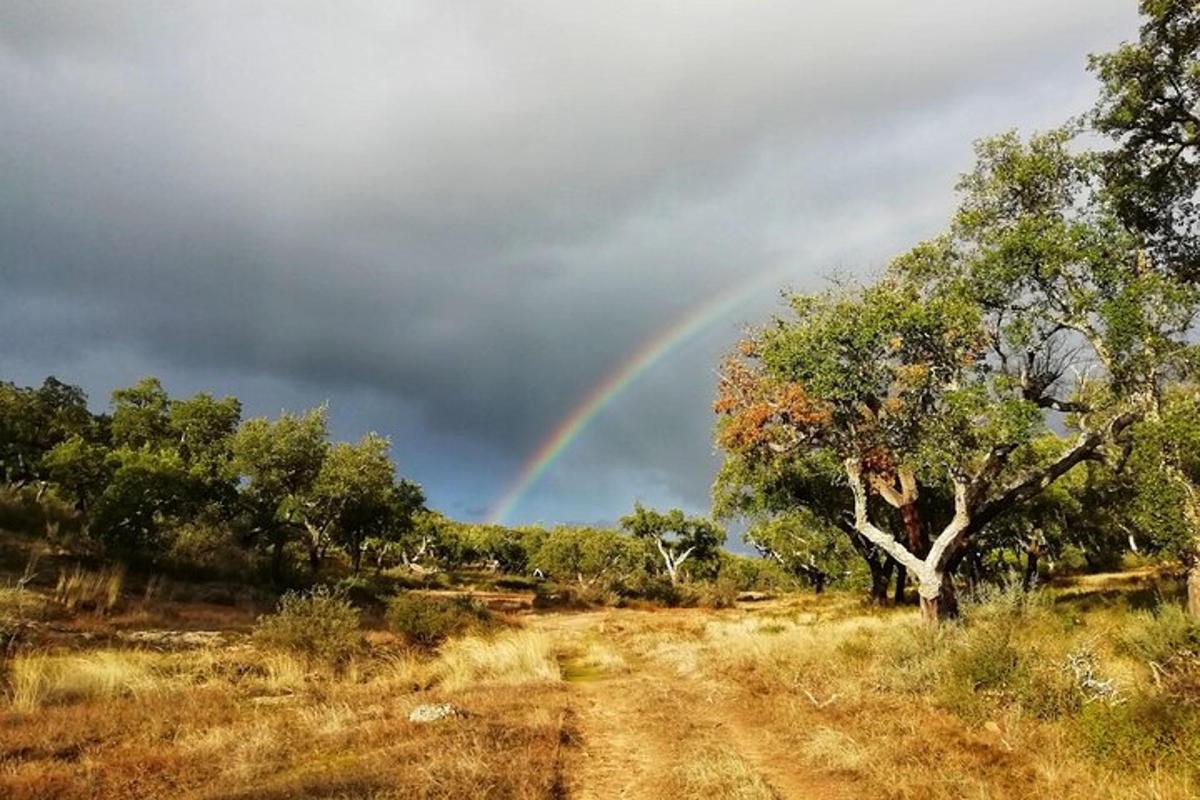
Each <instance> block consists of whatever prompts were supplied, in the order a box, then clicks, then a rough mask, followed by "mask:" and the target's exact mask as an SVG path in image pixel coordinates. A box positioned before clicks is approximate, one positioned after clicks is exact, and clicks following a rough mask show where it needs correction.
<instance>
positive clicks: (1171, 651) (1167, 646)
mask: <svg viewBox="0 0 1200 800" xmlns="http://www.w3.org/2000/svg"><path fill="white" fill-rule="evenodd" d="M1117 644H1118V646H1119V649H1120V650H1121V651H1122V652H1124V653H1126V654H1127V655H1131V656H1134V657H1135V658H1140V659H1142V660H1143V661H1154V662H1163V661H1166V660H1168V659H1169V658H1171V656H1173V655H1175V654H1177V653H1179V652H1180V651H1182V650H1195V649H1200V625H1197V623H1196V622H1195V621H1194V620H1192V619H1191V618H1189V617H1188V616H1187V614H1185V613H1184V611H1183V609H1182V608H1180V607H1179V606H1176V605H1174V604H1166V605H1161V606H1159V607H1158V608H1156V609H1155V610H1154V611H1152V612H1146V611H1139V612H1136V613H1134V614H1133V620H1132V621H1131V622H1130V624H1129V625H1128V626H1126V628H1125V629H1124V630H1123V631H1122V632H1121V634H1120V636H1119V637H1118V640H1117Z"/></svg>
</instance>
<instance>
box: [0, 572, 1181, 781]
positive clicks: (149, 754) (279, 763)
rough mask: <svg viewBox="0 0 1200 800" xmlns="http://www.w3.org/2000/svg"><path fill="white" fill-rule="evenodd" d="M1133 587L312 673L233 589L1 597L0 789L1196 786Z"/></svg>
mask: <svg viewBox="0 0 1200 800" xmlns="http://www.w3.org/2000/svg"><path fill="white" fill-rule="evenodd" d="M81 577H86V576H81ZM96 583H97V587H96V588H95V594H96V596H97V598H102V597H104V596H105V591H106V590H105V589H104V584H105V581H104V580H103V576H100V577H98V578H97V580H96ZM110 588H111V587H110ZM1157 598H1158V591H1157V590H1156V589H1155V587H1154V585H1153V577H1152V576H1148V575H1133V576H1129V575H1125V576H1120V575H1118V576H1100V577H1093V578H1089V579H1085V580H1082V581H1080V582H1078V583H1076V584H1074V585H1070V586H1063V587H1056V588H1054V589H1052V590H1046V591H1043V592H1040V593H1038V594H1036V595H1035V596H1033V597H1031V598H1025V597H1023V596H1022V595H1020V594H1019V593H1015V592H1008V593H996V594H995V595H994V596H992V597H990V598H987V599H986V600H985V601H983V602H979V603H977V604H974V605H970V606H968V607H967V609H966V619H965V621H964V622H962V623H957V624H953V625H949V626H945V627H943V628H941V629H939V630H928V629H926V628H924V627H922V626H921V625H920V624H919V622H918V621H917V619H916V613H915V611H912V610H909V609H907V608H905V609H896V610H873V609H869V608H867V607H865V606H864V605H863V604H862V603H861V601H860V599H859V598H858V597H857V596H850V595H837V594H834V595H828V596H825V597H820V598H816V597H811V596H793V597H783V598H777V599H775V600H771V601H767V602H762V603H754V604H743V605H740V606H739V607H736V608H733V609H727V610H722V611H712V610H702V609H660V610H653V609H640V610H633V609H602V610H595V611H573V612H559V613H554V612H545V613H533V612H524V613H517V614H511V615H508V616H505V617H503V618H501V619H499V620H498V621H497V624H496V625H494V626H492V627H491V628H489V630H487V631H483V632H479V633H473V634H467V635H462V636H457V637H454V638H452V639H450V640H449V641H447V642H445V643H444V644H442V645H441V646H440V647H438V648H436V649H414V648H411V647H408V646H406V645H404V644H403V643H402V642H401V641H400V640H399V639H398V638H397V637H396V636H395V635H393V634H391V633H388V632H387V631H385V630H381V629H370V628H369V627H368V629H366V630H364V632H363V640H364V643H363V644H362V645H361V646H359V647H357V648H356V649H355V650H354V652H353V655H351V656H350V657H349V658H347V659H343V660H341V661H339V662H336V663H333V662H327V661H326V662H323V661H321V660H314V659H310V658H304V657H301V656H299V655H296V654H294V653H288V652H285V651H280V650H278V649H274V648H271V647H267V646H265V645H264V644H263V643H262V641H261V640H260V639H256V638H254V637H252V636H251V635H249V633H248V632H249V631H250V629H251V626H252V625H253V621H254V617H255V614H256V613H257V611H258V609H256V608H252V607H238V606H236V605H233V606H229V605H224V606H222V605H206V604H203V603H195V602H192V603H168V602H165V601H159V600H155V599H153V598H150V599H145V598H137V597H132V598H131V597H125V598H124V599H122V600H120V601H118V602H114V603H113V604H112V605H113V606H114V607H113V609H112V610H111V611H110V612H108V613H98V612H96V611H89V610H82V608H81V606H88V607H91V606H93V605H95V604H93V603H87V604H78V603H77V604H76V608H74V609H73V610H70V611H68V610H67V608H66V606H67V605H68V603H66V602H64V598H63V597H62V596H58V597H57V599H56V596H55V594H54V592H51V591H48V590H47V591H38V592H33V591H28V590H22V589H17V588H9V589H6V590H4V591H3V592H2V593H0V604H2V606H3V609H4V613H5V615H6V618H7V619H8V620H9V621H10V625H18V626H19V627H20V631H19V636H18V638H17V639H16V640H15V641H16V643H17V644H16V645H15V646H14V647H11V648H10V652H9V654H8V656H7V658H6V660H5V663H4V672H5V686H4V690H5V699H4V703H5V707H4V708H3V710H2V712H0V797H5V798H14V800H15V799H17V798H54V797H63V798H67V797H70V798H85V797H86V798H139V797H147V798H148V797H154V798H160V797H182V798H285V797H287V798H292V797H305V798H317V797H322V798H411V797H420V798H463V797H490V798H562V797H573V798H574V797H578V798H619V797H627V798H641V797H645V798H656V797H678V798H705V800H713V798H724V797H731V798H764V799H765V798H809V797H820V798H837V797H857V796H871V797H886V798H947V799H948V798H1000V797H1055V798H1080V799H1081V800H1082V798H1114V799H1115V798H1186V797H1196V796H1200V783H1198V782H1197V776H1198V775H1200V703H1198V701H1200V655H1198V653H1197V647H1196V645H1197V643H1198V640H1197V638H1196V630H1195V628H1194V627H1191V626H1189V625H1188V623H1187V622H1186V620H1184V619H1183V617H1182V615H1181V614H1179V613H1177V612H1176V611H1175V609H1174V608H1173V607H1172V606H1170V605H1169V604H1167V605H1163V604H1161V603H1159V601H1158V599H1157ZM512 599H520V598H512ZM98 602H100V605H101V606H102V605H103V602H102V601H98ZM14 621H15V622H14ZM442 703H448V704H450V705H451V706H452V707H453V709H454V713H453V714H452V715H451V716H449V717H447V718H445V719H441V720H439V721H435V722H414V721H410V719H409V714H410V712H412V711H413V709H415V708H417V707H418V706H422V705H436V704H442Z"/></svg>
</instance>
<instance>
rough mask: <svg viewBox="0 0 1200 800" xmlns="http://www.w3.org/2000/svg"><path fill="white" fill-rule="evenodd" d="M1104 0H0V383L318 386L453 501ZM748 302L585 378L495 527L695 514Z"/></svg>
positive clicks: (854, 199) (1040, 123) (1031, 91)
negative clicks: (642, 509)
mask: <svg viewBox="0 0 1200 800" xmlns="http://www.w3.org/2000/svg"><path fill="white" fill-rule="evenodd" d="M1135 5H1136V4H1135V2H1134V0H1054V1H1053V2H1047V0H986V2H985V0H843V2H838V3H825V2H815V0H791V2H766V1H758V0H755V1H754V2H747V0H726V1H724V2H701V1H700V0H695V1H694V2H653V1H652V0H643V1H642V2H622V1H619V0H595V1H594V2H584V0H575V1H574V2H563V0H541V1H538V2H503V1H502V0H486V1H483V0H480V1H479V2H476V1H474V0H429V2H416V3H405V2H378V3H358V2H346V0H337V2H334V0H329V1H328V2H324V3H308V2H295V1H294V0H287V1H286V2H285V0H279V1H278V2H271V3H261V2H251V1H250V0H229V2H219V1H218V0H197V1H196V2H169V3H168V2H144V3H124V2H112V1H108V2H93V0H86V2H82V1H81V2H78V3H57V2H50V1H49V0H5V2H3V3H0V379H8V380H15V381H17V382H19V383H35V382H40V381H41V379H42V378H43V377H44V376H45V375H47V374H54V375H57V376H59V377H60V378H62V379H64V380H67V381H69V382H72V383H78V384H80V385H82V386H83V387H84V388H85V389H86V390H87V391H88V392H89V394H90V395H91V397H92V402H93V405H94V406H95V407H96V408H98V409H99V408H104V407H105V406H106V403H107V397H108V393H109V392H110V391H111V390H112V389H113V388H115V387H117V386H122V385H127V384H129V383H132V382H134V381H136V380H137V379H138V378H140V377H141V376H143V375H147V374H153V375H157V376H159V377H160V378H162V379H163V381H164V382H165V384H166V385H167V388H168V389H169V390H170V391H171V392H172V394H175V395H187V394H191V393H192V392H195V391H199V390H208V391H212V392H213V393H215V394H218V395H225V394H234V395H237V396H238V397H240V398H241V399H242V400H243V402H244V404H245V406H246V410H247V413H248V414H253V415H258V414H275V413H278V411H279V410H280V409H282V408H288V409H300V408H304V407H308V406H311V405H314V404H316V403H319V402H321V401H323V400H328V401H329V402H330V404H331V419H332V425H333V429H334V434H335V435H336V436H337V437H338V438H343V439H350V438H357V437H358V436H359V435H361V434H362V433H363V432H365V431H368V430H374V431H378V432H380V433H384V434H387V435H389V436H390V437H391V438H392V441H393V445H394V451H395V457H396V460H397V462H398V464H399V465H400V469H401V472H402V473H403V474H405V475H406V476H408V477H411V478H413V479H415V480H417V481H419V482H420V483H422V484H423V485H424V486H425V488H426V492H427V494H428V495H429V498H430V500H431V502H432V504H433V505H434V506H435V507H438V508H440V509H441V510H443V511H446V512H447V513H449V514H451V515H453V516H456V517H459V518H465V519H478V518H481V517H482V516H483V515H484V514H485V509H487V508H488V507H489V506H490V505H492V504H493V502H494V501H495V499H496V497H497V496H498V495H500V494H501V492H502V491H503V490H504V488H505V487H506V486H507V485H509V484H510V483H511V481H512V480H513V478H514V477H515V475H516V474H517V472H518V470H519V468H520V465H521V463H522V462H523V461H525V460H526V459H527V458H528V456H529V455H530V454H531V453H532V452H533V451H534V450H535V449H536V448H537V446H538V444H539V442H540V441H541V440H542V439H543V438H544V437H545V436H546V435H548V434H549V433H550V432H551V431H552V430H553V429H554V428H555V427H557V425H558V423H559V421H560V420H561V419H562V418H563V417H564V416H565V415H567V414H568V413H569V412H570V411H571V410H572V408H574V407H575V406H576V405H577V404H578V403H579V402H580V401H581V400H582V399H583V398H585V397H586V396H587V394H588V392H589V389H590V388H591V387H592V386H593V385H594V384H596V383H597V382H598V381H600V380H601V379H603V378H604V377H605V376H606V375H607V374H608V373H609V372H610V371H611V370H612V369H613V368H615V367H616V366H617V365H618V364H619V363H620V362H622V361H623V360H624V359H625V358H626V357H627V356H628V355H629V354H630V353H631V352H633V351H635V350H637V348H638V347H639V345H640V344H642V343H643V342H644V341H646V340H647V339H649V338H650V337H652V336H654V335H655V334H656V333H657V332H659V331H660V330H662V329H663V328H665V327H668V326H670V324H671V322H672V320H674V319H678V318H680V317H683V316H685V315H686V314H687V313H688V310H689V309H690V308H694V307H696V306H698V305H701V304H704V303H706V302H708V301H710V300H711V299H712V298H713V297H715V296H718V295H720V294H721V293H724V292H728V291H730V290H731V288H734V287H737V286H739V285H742V284H744V283H745V282H746V281H751V280H755V279H756V278H757V277H758V276H760V275H762V274H763V273H765V272H769V271H771V270H783V271H784V273H785V274H786V275H787V276H788V279H787V282H788V283H790V284H791V285H792V286H794V287H796V288H801V289H803V288H811V287H815V286H818V285H820V282H821V280H822V276H825V275H829V274H831V273H833V272H843V273H845V272H850V273H859V274H868V273H870V272H872V271H874V270H877V269H879V268H880V267H881V266H882V265H883V264H884V263H885V262H886V261H887V259H888V258H889V257H890V256H891V255H894V254H896V253H898V252H900V251H902V250H903V249H905V248H906V247H908V246H909V245H911V244H913V243H915V242H916V241H919V240H920V239H921V238H924V237H927V236H929V235H932V234H934V233H937V232H938V231H939V230H940V229H941V228H942V227H943V226H944V224H945V221H946V219H947V215H948V213H949V211H950V209H951V208H952V207H953V203H954V195H953V185H954V181H955V176H956V175H957V174H958V173H960V172H962V171H963V170H965V169H966V168H968V167H969V165H970V162H971V142H972V140H974V139H977V138H979V137H981V136H985V135H988V134H990V133H995V132H999V131H1001V130H1004V129H1007V128H1010V127H1018V128H1020V129H1021V130H1023V131H1029V130H1032V129H1035V128H1039V127H1047V126H1051V125H1055V124H1058V123H1060V122H1062V121H1064V120H1065V119H1066V118H1067V117H1069V116H1071V115H1073V114H1077V113H1079V112H1081V111H1083V110H1085V109H1086V108H1087V107H1088V106H1089V105H1090V103H1091V100H1092V98H1093V97H1094V93H1095V84H1094V81H1093V79H1092V78H1091V76H1089V75H1088V74H1087V73H1086V72H1085V69H1084V65H1085V58H1086V55H1087V53H1089V52H1095V51H1099V50H1106V49H1109V48H1111V47H1112V46H1113V45H1114V44H1116V43H1117V42H1119V41H1120V40H1122V39H1128V38H1132V37H1133V36H1134V35H1135V32H1136V25H1137V20H1136V15H1135ZM777 307H778V303H777V297H776V293H775V292H774V291H773V290H772V289H771V288H769V287H768V288H764V290H763V291H762V292H761V293H760V295H759V296H756V297H753V298H751V299H750V300H748V301H747V302H746V303H744V304H742V305H741V306H739V307H738V308H737V309H736V310H734V311H733V312H731V313H730V314H729V315H728V316H727V317H725V318H723V319H721V320H718V321H716V322H714V324H712V325H711V326H709V327H708V328H706V329H705V330H704V331H703V332H702V333H701V334H700V335H698V336H696V337H695V338H694V339H692V340H690V341H688V342H686V343H685V344H684V345H683V346H681V347H679V348H677V349H676V350H674V351H673V352H672V353H671V355H670V356H669V357H668V358H665V359H664V360H662V361H661V362H659V363H658V364H657V365H656V366H655V367H654V368H653V369H652V370H650V371H649V372H648V373H646V374H645V375H644V376H643V377H642V378H641V379H639V380H638V381H637V382H636V383H634V384H633V385H632V386H631V387H630V388H629V389H628V391H627V392H625V393H624V394H623V395H621V396H620V397H619V398H617V399H616V401H614V402H613V403H612V404H610V405H609V406H607V407H606V408H605V409H604V411H603V412H602V413H601V414H600V415H599V416H598V417H597V418H596V419H595V420H594V421H593V423H592V424H591V425H590V426H589V427H588V428H587V430H585V432H584V433H583V435H582V436H581V437H580V438H579V439H578V440H577V441H575V442H574V444H573V445H572V446H571V447H570V448H569V449H568V450H567V451H566V452H565V453H564V454H563V456H562V458H561V459H560V460H559V461H558V462H556V464H555V465H554V466H553V468H552V469H551V470H550V471H549V472H548V473H547V474H546V475H545V476H544V478H543V479H542V480H541V481H540V482H539V483H538V484H537V485H535V486H534V487H533V489H532V491H531V492H530V493H529V494H528V495H527V496H526V497H525V498H524V500H523V501H522V502H521V503H520V505H519V506H518V507H517V508H516V509H515V511H514V513H513V515H512V516H511V517H510V518H509V520H508V521H510V522H514V523H516V522H531V521H544V522H560V521H572V522H592V521H610V520H613V519H615V518H616V517H617V516H619V515H620V514H622V513H625V512H626V511H627V510H628V509H629V508H630V507H631V506H632V504H633V502H634V500H635V499H641V500H643V501H645V502H647V503H651V504H655V505H661V506H675V505H679V506H683V507H685V508H687V509H689V510H693V511H703V510H706V509H707V507H708V490H709V486H710V484H711V481H712V477H713V473H714V471H715V469H716V466H717V463H718V457H717V456H716V455H715V454H714V452H713V447H712V444H711V439H712V436H711V434H712V423H713V418H712V413H711V399H712V395H713V386H714V375H713V370H714V368H715V365H716V362H717V360H718V358H719V356H720V354H721V353H722V352H724V351H726V350H728V349H729V348H730V346H731V345H732V344H733V342H734V341H736V339H737V335H738V331H739V328H740V327H741V326H742V325H744V324H745V323H748V322H754V321H759V320H762V319H764V318H766V317H767V316H768V315H769V314H770V313H771V312H772V310H773V309H775V308H777Z"/></svg>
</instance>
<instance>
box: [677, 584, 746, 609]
mask: <svg viewBox="0 0 1200 800" xmlns="http://www.w3.org/2000/svg"><path fill="white" fill-rule="evenodd" d="M737 593H738V590H737V585H736V584H735V583H733V581H730V580H725V579H718V580H716V581H705V582H704V583H699V584H690V585H687V586H685V587H684V588H683V590H682V591H681V592H680V598H679V601H678V602H679V603H680V604H681V605H686V606H698V607H700V608H733V606H734V603H735V602H736V601H737Z"/></svg>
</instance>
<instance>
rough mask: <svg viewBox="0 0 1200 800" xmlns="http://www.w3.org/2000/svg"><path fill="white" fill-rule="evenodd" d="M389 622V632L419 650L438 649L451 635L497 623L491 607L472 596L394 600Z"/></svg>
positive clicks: (410, 596)
mask: <svg viewBox="0 0 1200 800" xmlns="http://www.w3.org/2000/svg"><path fill="white" fill-rule="evenodd" d="M385 619H386V621H387V625H388V628H389V629H391V630H392V631H394V632H395V633H397V634H399V635H400V636H402V637H404V640H405V641H407V642H408V643H409V644H411V645H416V646H418V647H435V646H437V645H439V644H441V643H442V642H444V641H445V640H446V639H448V638H449V637H451V636H457V635H459V634H462V633H465V632H466V631H468V630H479V629H486V628H489V627H491V625H492V623H493V620H492V615H491V613H489V612H488V610H487V608H485V607H484V606H483V605H482V604H481V603H479V602H478V601H477V600H474V599H472V598H470V597H456V598H454V599H452V600H434V599H431V598H428V597H421V596H419V595H411V594H399V595H396V596H395V597H393V598H392V600H391V602H389V603H388V608H387V613H386V614H385Z"/></svg>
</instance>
